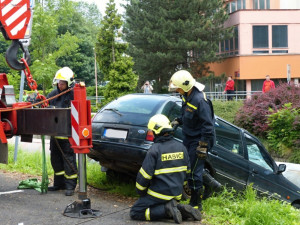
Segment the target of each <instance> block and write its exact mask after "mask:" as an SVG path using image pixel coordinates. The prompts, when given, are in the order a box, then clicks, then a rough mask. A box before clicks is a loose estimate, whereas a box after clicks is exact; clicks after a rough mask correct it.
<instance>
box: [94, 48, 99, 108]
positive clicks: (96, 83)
mask: <svg viewBox="0 0 300 225" xmlns="http://www.w3.org/2000/svg"><path fill="white" fill-rule="evenodd" d="M94 55H95V86H96V107H97V103H98V82H97V60H96V50H95V49H94Z"/></svg>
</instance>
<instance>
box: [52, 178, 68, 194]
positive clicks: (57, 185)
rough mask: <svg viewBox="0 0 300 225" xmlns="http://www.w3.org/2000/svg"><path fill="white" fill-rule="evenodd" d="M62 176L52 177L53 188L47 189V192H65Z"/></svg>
mask: <svg viewBox="0 0 300 225" xmlns="http://www.w3.org/2000/svg"><path fill="white" fill-rule="evenodd" d="M65 189H66V187H65V180H64V175H54V181H53V186H50V187H48V191H59V190H65Z"/></svg>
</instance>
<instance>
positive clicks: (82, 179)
mask: <svg viewBox="0 0 300 225" xmlns="http://www.w3.org/2000/svg"><path fill="white" fill-rule="evenodd" d="M78 167H79V194H78V197H79V199H80V200H84V199H86V198H87V190H86V183H87V182H86V179H87V178H86V154H81V153H79V154H78Z"/></svg>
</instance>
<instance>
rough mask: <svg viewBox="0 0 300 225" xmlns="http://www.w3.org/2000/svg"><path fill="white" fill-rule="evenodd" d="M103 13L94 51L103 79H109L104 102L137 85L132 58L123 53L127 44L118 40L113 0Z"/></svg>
mask: <svg viewBox="0 0 300 225" xmlns="http://www.w3.org/2000/svg"><path fill="white" fill-rule="evenodd" d="M105 13H106V15H105V16H104V19H103V20H102V21H101V28H100V30H99V33H98V37H97V43H96V53H97V61H98V64H99V66H100V70H101V71H102V73H103V74H104V79H105V80H106V81H110V82H109V83H108V85H107V86H106V90H105V92H104V97H105V102H104V103H107V102H109V101H111V100H112V99H114V98H117V97H119V96H122V95H124V94H127V93H131V92H133V91H134V89H135V88H136V85H137V75H136V74H135V73H134V72H133V69H132V68H133V62H132V58H131V57H129V56H127V55H126V54H125V51H126V49H127V47H128V45H127V44H126V43H122V41H120V38H121V33H120V28H121V26H122V21H121V16H120V15H119V14H118V13H117V10H116V8H115V3H114V0H110V1H109V3H107V8H106V11H105Z"/></svg>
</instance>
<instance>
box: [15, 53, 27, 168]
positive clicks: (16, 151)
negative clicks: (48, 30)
mask: <svg viewBox="0 0 300 225" xmlns="http://www.w3.org/2000/svg"><path fill="white" fill-rule="evenodd" d="M23 57H24V55H23ZM24 79H25V74H24V71H23V70H22V72H21V82H20V92H19V102H22V101H23V91H24ZM19 139H20V137H19V136H16V137H15V151H14V162H16V161H17V157H18V146H19Z"/></svg>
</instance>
